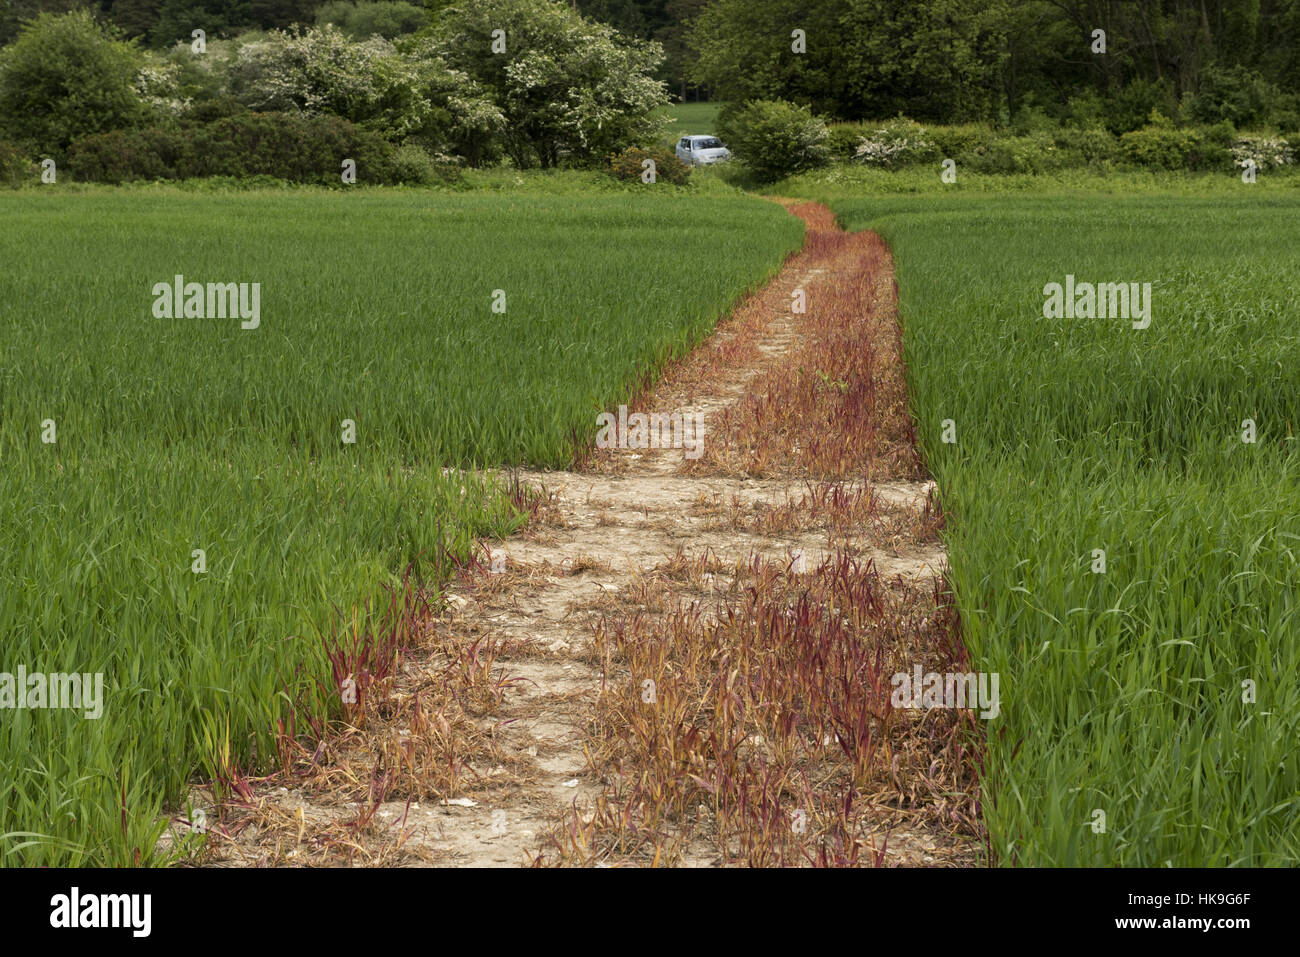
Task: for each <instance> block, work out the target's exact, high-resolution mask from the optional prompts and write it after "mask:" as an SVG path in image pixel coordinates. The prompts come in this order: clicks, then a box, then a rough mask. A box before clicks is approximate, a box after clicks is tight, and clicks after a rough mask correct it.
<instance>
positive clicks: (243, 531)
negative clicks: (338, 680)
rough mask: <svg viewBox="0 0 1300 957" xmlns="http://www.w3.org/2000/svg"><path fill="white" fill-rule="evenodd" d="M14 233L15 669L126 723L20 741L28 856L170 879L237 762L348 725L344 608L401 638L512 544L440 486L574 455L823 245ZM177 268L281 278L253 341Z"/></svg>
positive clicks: (763, 235) (119, 203)
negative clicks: (160, 862) (179, 296)
mask: <svg viewBox="0 0 1300 957" xmlns="http://www.w3.org/2000/svg"><path fill="white" fill-rule="evenodd" d="M0 221H3V222H4V224H5V228H4V231H3V233H2V234H0V253H2V254H3V259H4V263H5V268H4V269H3V270H2V271H0V308H2V309H3V324H0V635H3V647H4V662H3V667H2V668H0V670H2V671H4V672H7V673H10V674H13V673H15V672H17V670H18V669H19V668H20V667H21V668H24V669H25V670H26V671H27V672H28V673H29V674H30V673H33V672H45V673H49V672H61V673H70V672H77V673H84V674H94V673H102V674H103V701H102V714H101V715H100V716H98V717H93V718H87V717H84V716H83V713H82V712H79V711H77V712H74V711H71V710H60V709H53V708H46V709H44V710H25V709H18V708H15V709H14V710H11V711H8V712H7V713H6V716H5V720H4V721H3V723H0V776H2V777H3V780H4V782H5V799H4V800H3V801H0V835H2V836H3V837H2V841H3V846H2V847H0V852H2V853H3V856H2V857H0V860H2V861H3V863H5V864H10V865H13V864H24V865H41V864H73V865H77V864H98V865H123V864H131V863H137V862H138V863H153V862H155V861H156V857H155V852H154V845H155V839H156V837H157V835H158V829H159V824H158V821H159V818H160V815H161V813H162V812H163V811H164V809H165V808H168V807H175V802H176V801H178V800H179V799H180V798H181V797H182V795H183V792H184V786H185V783H186V782H187V781H188V780H190V779H191V777H192V776H193V775H194V774H195V773H196V772H199V773H201V772H203V771H205V770H206V769H207V768H208V765H207V764H206V762H208V761H209V760H210V759H212V758H213V756H214V755H215V754H217V753H218V752H220V751H221V750H222V749H224V748H227V747H228V748H229V753H230V758H231V759H232V760H234V761H237V762H240V763H251V764H252V765H256V764H258V763H259V762H262V763H264V759H265V758H266V757H267V755H268V751H269V748H270V747H271V744H272V732H273V730H274V727H275V722H276V720H277V719H280V718H284V717H285V716H286V715H287V714H288V713H289V712H290V710H294V711H295V713H309V714H320V713H325V712H328V710H329V708H330V706H331V703H332V702H334V701H335V699H336V698H337V689H332V688H330V687H329V686H328V680H327V679H328V675H329V671H328V667H327V664H326V659H325V655H324V652H323V647H324V640H323V637H324V639H328V637H329V634H330V630H331V628H332V627H334V623H335V621H336V617H335V610H336V609H337V610H338V612H339V613H341V614H342V615H343V616H344V619H345V620H347V621H349V622H357V623H358V624H359V625H360V627H362V628H363V629H364V628H366V627H376V626H377V625H376V621H375V619H374V618H371V619H367V618H366V617H365V613H364V611H362V610H360V609H361V608H362V607H363V603H364V602H366V601H373V600H377V599H379V598H380V597H381V596H382V588H383V586H384V585H385V584H392V583H393V582H394V581H395V577H396V576H397V575H399V574H400V573H401V572H402V571H403V569H405V568H406V567H407V566H408V565H410V564H411V563H415V565H416V570H417V573H418V574H419V575H420V576H421V579H422V580H423V581H425V582H426V583H428V584H429V585H430V586H434V587H436V584H437V582H438V580H439V577H440V576H441V575H443V574H445V573H446V571H447V570H448V568H449V567H450V564H451V563H452V562H453V561H455V560H457V559H465V558H466V557H467V556H468V554H469V553H470V549H471V548H472V547H473V542H474V539H475V538H476V537H478V536H489V537H490V536H497V535H502V534H505V533H506V532H508V531H509V530H511V529H512V528H514V527H516V525H517V522H518V518H517V514H516V512H515V511H514V510H513V509H512V507H511V505H510V501H509V498H508V496H507V494H506V492H505V490H504V489H503V488H501V487H498V486H497V485H494V484H491V483H488V482H486V481H484V480H475V479H472V478H470V477H469V476H468V475H467V474H465V473H461V472H458V471H451V472H448V473H444V471H443V467H447V466H452V467H475V466H498V465H511V464H516V463H528V464H534V465H551V466H556V465H564V464H566V463H568V462H569V461H571V459H572V456H573V454H574V451H575V449H576V447H577V443H582V442H586V441H588V440H589V439H590V437H591V435H592V434H594V428H595V413H596V411H597V410H598V409H601V408H606V407H609V406H611V405H613V404H615V403H617V402H618V401H620V400H625V399H626V398H628V396H629V395H630V394H631V393H632V391H633V390H634V389H635V388H636V387H637V386H638V385H639V384H641V383H642V382H643V380H644V378H645V376H646V374H647V372H649V371H652V370H653V369H655V368H656V367H657V366H659V365H660V364H661V363H662V362H663V361H664V360H665V359H667V358H668V357H670V356H672V355H673V354H675V353H677V352H680V351H681V350H683V349H685V348H687V347H688V346H689V345H691V344H692V343H693V342H695V341H696V340H698V339H699V338H700V337H701V336H702V335H704V334H705V333H707V331H708V330H709V329H710V328H711V326H712V324H713V323H714V322H715V321H716V320H717V318H718V317H719V316H720V315H721V314H722V313H723V312H724V311H725V310H726V308H727V307H728V306H729V305H730V304H731V303H732V302H734V301H735V300H736V299H737V298H738V297H739V296H741V295H742V294H743V293H744V292H745V291H746V290H747V289H748V288H750V287H752V286H754V285H756V284H757V283H759V282H760V281H762V280H764V279H765V278H766V277H767V276H768V275H770V274H771V273H772V272H774V271H775V270H776V269H777V268H778V267H779V265H780V263H781V261H782V259H783V257H784V255H785V254H786V253H788V252H789V251H791V250H792V249H794V248H795V247H796V246H797V245H798V244H799V242H800V240H801V237H802V225H801V224H800V223H799V221H797V220H796V219H794V218H793V217H790V216H788V215H787V214H786V213H785V212H784V211H782V210H781V209H779V208H778V207H776V206H775V205H773V204H769V203H765V202H762V201H759V200H755V199H701V198H689V197H687V198H681V197H674V196H665V197H659V196H636V195H633V194H621V195H613V196H603V197H563V198H560V197H550V198H548V197H537V196H510V195H497V196H486V195H478V196H449V197H446V196H437V195H435V194H430V193H417V192H406V191H372V192H368V193H366V194H363V195H349V194H337V193H335V194H328V193H323V192H318V191H287V192H247V193H233V194H230V193H228V194H203V193H197V194H195V193H186V192H182V191H177V190H167V189H140V190H125V191H117V192H114V191H108V190H89V191H83V192H56V191H51V192H50V193H39V194H37V193H33V192H23V193H18V194H14V195H7V196H0ZM177 275H181V276H183V277H184V279H183V282H185V283H189V282H197V283H201V284H207V283H246V284H252V283H259V284H260V285H259V294H260V301H259V308H258V316H257V320H256V327H255V328H243V326H244V325H252V320H248V321H241V318H240V317H237V316H235V317H229V316H228V317H227V318H220V317H212V316H211V315H210V314H209V315H207V316H205V317H200V316H197V315H184V314H182V315H181V316H180V317H174V318H165V317H162V318H160V317H159V316H158V315H157V314H156V310H157V311H162V310H161V308H160V307H159V306H158V302H159V297H160V296H161V295H162V294H161V293H158V292H155V286H156V285H158V284H162V286H163V287H170V286H171V284H173V282H174V280H175V277H176V276H177ZM248 288H249V290H250V295H251V285H250V286H249V287H248ZM185 298H186V299H188V298H189V296H188V294H187V295H186V296H185ZM205 303H206V301H205ZM494 307H495V308H494ZM197 308H198V307H197V306H196V310H197ZM205 308H206V305H205ZM175 315H176V314H175V313H173V316H175ZM345 420H350V423H351V425H350V428H351V429H352V430H354V433H355V443H349V442H347V441H345V438H346V437H347V435H348V431H347V430H348V429H349V426H346V425H345ZM198 550H201V551H202V555H197V554H196V551H198ZM196 568H197V569H201V570H200V571H196ZM11 706H12V705H11Z"/></svg>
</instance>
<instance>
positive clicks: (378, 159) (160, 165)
mask: <svg viewBox="0 0 1300 957" xmlns="http://www.w3.org/2000/svg"><path fill="white" fill-rule="evenodd" d="M421 155H422V156H423V160H424V161H425V162H421ZM345 159H351V160H354V161H355V162H356V164H357V183H358V184H361V185H366V184H369V185H375V184H388V183H396V182H400V181H405V180H407V179H409V180H410V181H412V182H416V183H424V182H432V181H433V180H434V179H437V178H439V176H440V175H441V174H439V172H438V171H437V169H436V168H435V166H434V164H433V163H432V161H431V160H429V157H428V155H427V154H423V151H417V148H415V147H408V148H404V151H403V153H402V158H401V162H400V163H399V162H398V161H397V159H396V156H395V151H394V149H393V147H392V146H391V145H389V144H388V143H387V142H386V141H385V140H384V139H383V138H382V137H380V136H378V135H377V134H374V133H370V132H367V131H366V130H363V129H361V128H359V127H357V126H355V125H354V124H352V123H349V122H348V121H347V120H343V119H340V118H339V117H337V116H300V115H298V114H294V113H249V112H243V113H238V114H235V115H233V116H224V117H221V118H219V119H215V120H213V121H212V122H210V123H205V124H202V125H197V126H189V127H184V128H181V129H175V130H168V129H161V128H158V127H149V128H145V129H138V130H117V131H112V132H109V133H97V134H91V135H88V136H85V137H82V138H81V139H79V140H77V141H76V142H75V143H73V144H72V147H71V149H70V150H69V157H68V165H69V169H70V171H71V172H72V174H73V176H74V177H75V178H77V179H81V180H90V181H95V182H105V183H121V182H127V181H130V180H141V179H177V178H190V177H208V176H234V177H253V176H270V177H274V178H275V179H281V180H286V181H288V182H291V183H317V184H321V185H325V186H340V185H342V179H341V175H342V171H343V166H342V164H343V160H345Z"/></svg>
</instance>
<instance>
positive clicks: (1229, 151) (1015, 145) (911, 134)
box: [831, 110, 1296, 175]
mask: <svg viewBox="0 0 1300 957" xmlns="http://www.w3.org/2000/svg"><path fill="white" fill-rule="evenodd" d="M831 142H832V143H833V144H835V148H834V151H835V154H836V157H837V158H839V159H842V160H848V161H852V162H856V163H860V164H863V165H867V166H875V167H878V168H884V169H900V168H904V167H914V166H918V165H924V164H929V163H936V162H937V161H938V160H939V159H952V160H955V161H956V163H957V167H958V168H959V169H962V170H969V171H971V172H976V173H987V174H1002V175H1014V174H1037V173H1051V172H1056V171H1059V170H1064V169H1080V168H1090V169H1093V170H1100V171H1105V170H1110V169H1116V168H1142V169H1153V170H1178V171H1219V172H1225V171H1228V170H1231V169H1232V168H1233V167H1234V165H1235V166H1242V165H1243V164H1244V162H1245V160H1247V159H1253V160H1254V161H1255V164H1256V166H1257V167H1258V168H1260V169H1276V168H1279V167H1282V166H1289V165H1292V164H1294V163H1295V162H1296V153H1295V149H1294V147H1293V143H1292V142H1289V141H1288V140H1287V139H1286V138H1284V137H1280V136H1256V135H1249V136H1246V135H1239V134H1238V133H1237V131H1236V129H1235V128H1234V127H1233V125H1232V123H1230V122H1228V121H1227V120H1223V121H1220V122H1218V123H1214V124H1212V125H1208V126H1207V125H1202V126H1177V125H1175V124H1174V123H1173V122H1172V121H1171V120H1169V119H1167V118H1166V117H1165V116H1163V115H1162V114H1161V113H1160V112H1159V111H1157V110H1152V111H1150V113H1149V114H1148V117H1147V122H1146V124H1145V125H1144V126H1141V127H1140V128H1138V129H1136V130H1131V131H1128V132H1125V133H1123V134H1122V135H1119V136H1116V135H1114V134H1112V133H1111V132H1110V131H1108V130H1107V129H1105V128H1102V127H1100V126H1087V127H1080V126H1074V125H1069V126H1057V125H1055V123H1054V122H1053V121H1052V120H1051V119H1050V118H1047V117H1045V116H1041V115H1037V116H1035V115H1031V116H1028V117H1026V118H1024V119H1023V120H1022V121H1021V122H1019V123H1017V124H1015V125H1014V126H1013V127H1012V128H1010V129H1007V130H995V129H994V128H993V127H991V126H987V125H981V124H967V125H963V126H928V127H927V126H921V125H920V124H917V123H913V122H912V121H910V120H905V119H902V118H899V119H896V120H889V121H886V122H884V123H874V124H841V125H839V126H837V127H835V128H834V130H833V131H832V133H831ZM850 144H853V145H852V146H850Z"/></svg>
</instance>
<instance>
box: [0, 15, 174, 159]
mask: <svg viewBox="0 0 1300 957" xmlns="http://www.w3.org/2000/svg"><path fill="white" fill-rule="evenodd" d="M143 64H144V58H143V55H142V54H141V53H140V52H139V51H138V50H135V49H134V48H132V47H131V46H130V45H129V44H128V43H126V42H124V41H122V40H121V39H120V38H119V37H118V35H117V33H116V31H115V30H114V29H113V28H111V27H105V26H102V25H100V24H98V23H96V22H95V21H94V19H93V18H92V17H91V15H90V14H89V13H88V12H86V11H84V10H82V11H77V12H74V13H70V14H68V15H66V16H53V15H50V14H43V15H42V16H41V17H39V18H38V19H37V20H35V21H33V22H32V23H30V24H29V25H27V26H26V27H25V28H24V29H23V31H22V33H21V34H20V35H19V36H18V38H17V39H16V40H14V41H13V42H12V43H10V44H9V45H8V46H6V47H4V48H3V50H0V128H2V131H3V133H4V134H5V135H7V136H8V137H9V138H11V139H14V140H18V141H20V142H24V143H28V144H30V145H31V147H32V148H33V150H34V151H36V152H39V153H42V154H46V155H54V156H56V157H61V156H62V153H63V150H64V149H66V148H67V146H68V144H69V143H71V142H72V141H73V140H74V139H76V138H77V137H78V136H84V135H86V134H88V133H99V132H104V131H107V130H117V129H125V128H128V127H131V126H136V125H140V124H141V123H143V122H144V120H145V119H146V118H147V115H148V114H147V111H146V109H145V106H144V103H143V102H142V100H141V99H140V97H139V96H138V95H137V93H136V88H135V82H136V76H137V74H138V73H139V71H140V68H141V67H142V66H143Z"/></svg>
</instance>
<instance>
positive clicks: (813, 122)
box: [718, 100, 831, 182]
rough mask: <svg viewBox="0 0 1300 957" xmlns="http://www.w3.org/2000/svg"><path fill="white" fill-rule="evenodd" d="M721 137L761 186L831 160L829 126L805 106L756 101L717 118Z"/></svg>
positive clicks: (724, 112) (782, 101)
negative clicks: (762, 183)
mask: <svg viewBox="0 0 1300 957" xmlns="http://www.w3.org/2000/svg"><path fill="white" fill-rule="evenodd" d="M718 135H719V136H720V137H721V138H722V140H723V142H725V143H726V144H727V148H728V149H730V150H731V152H732V153H733V154H734V155H735V156H736V158H737V159H739V160H741V161H742V162H743V163H744V164H745V165H746V166H747V167H748V168H749V169H750V171H751V172H752V173H753V174H754V176H755V177H756V178H757V179H758V180H760V181H762V182H771V181H773V180H777V179H780V178H781V177H782V176H789V175H791V174H793V173H802V172H804V171H805V170H810V169H816V168H817V167H819V166H825V165H826V164H827V163H828V162H830V159H831V147H830V145H829V143H828V142H827V140H828V138H829V133H828V131H827V129H826V124H825V123H823V122H822V121H821V120H820V119H818V118H817V117H815V116H813V114H812V112H811V111H810V110H809V109H808V108H807V107H804V106H796V105H795V104H793V103H787V102H785V101H784V100H754V101H753V102H750V103H746V104H744V105H742V106H736V107H730V108H727V109H724V110H722V112H721V113H719V114H718Z"/></svg>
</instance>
